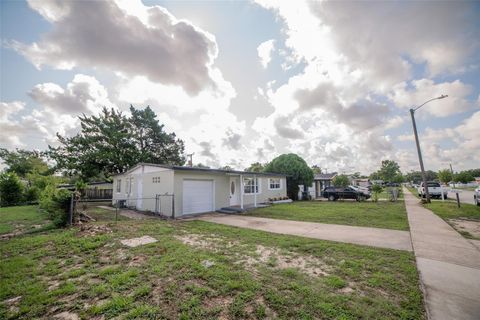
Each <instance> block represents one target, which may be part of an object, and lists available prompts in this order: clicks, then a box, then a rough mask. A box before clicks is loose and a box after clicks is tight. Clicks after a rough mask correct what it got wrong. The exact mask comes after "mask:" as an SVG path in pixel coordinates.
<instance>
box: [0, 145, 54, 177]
mask: <svg viewBox="0 0 480 320" xmlns="http://www.w3.org/2000/svg"><path fill="white" fill-rule="evenodd" d="M0 158H1V159H2V160H3V162H4V163H5V164H6V165H7V169H6V170H5V171H6V172H14V173H16V174H17V175H18V176H19V177H20V178H25V177H26V176H27V175H28V174H30V173H38V174H42V175H48V174H51V173H52V172H51V170H50V168H49V167H48V165H47V163H46V162H45V160H44V159H43V155H42V153H40V152H38V151H28V150H22V149H16V150H15V151H9V150H7V149H3V148H1V149H0Z"/></svg>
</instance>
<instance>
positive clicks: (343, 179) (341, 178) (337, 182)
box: [332, 174, 350, 188]
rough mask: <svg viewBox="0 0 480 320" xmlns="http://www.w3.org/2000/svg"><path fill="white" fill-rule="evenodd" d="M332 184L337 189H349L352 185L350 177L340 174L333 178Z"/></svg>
mask: <svg viewBox="0 0 480 320" xmlns="http://www.w3.org/2000/svg"><path fill="white" fill-rule="evenodd" d="M332 183H333V185H334V186H335V187H343V188H345V187H348V185H349V184H350V180H348V177H347V176H346V175H344V174H339V175H338V176H335V178H333V180H332Z"/></svg>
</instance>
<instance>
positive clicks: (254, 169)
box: [245, 162, 267, 172]
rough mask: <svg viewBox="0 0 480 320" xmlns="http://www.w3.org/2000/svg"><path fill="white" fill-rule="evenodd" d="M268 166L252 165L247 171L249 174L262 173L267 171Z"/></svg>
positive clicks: (255, 163) (257, 163)
mask: <svg viewBox="0 0 480 320" xmlns="http://www.w3.org/2000/svg"><path fill="white" fill-rule="evenodd" d="M266 165H267V164H262V163H260V162H254V163H252V164H251V165H250V166H249V167H248V168H245V171H249V172H262V171H263V170H264V169H265V166H266Z"/></svg>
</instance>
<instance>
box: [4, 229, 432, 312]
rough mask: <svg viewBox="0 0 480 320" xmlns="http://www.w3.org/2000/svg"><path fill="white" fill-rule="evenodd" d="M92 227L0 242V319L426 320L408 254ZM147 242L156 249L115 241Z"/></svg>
mask: <svg viewBox="0 0 480 320" xmlns="http://www.w3.org/2000/svg"><path fill="white" fill-rule="evenodd" d="M91 225H92V226H91V227H87V228H82V229H80V228H71V229H66V230H52V231H49V232H45V233H43V234H35V235H27V236H22V237H18V238H13V239H10V240H7V241H3V242H0V261H1V262H0V274H2V277H0V318H2V319H32V318H41V319H51V318H52V317H53V316H54V315H57V314H59V313H62V312H66V311H68V312H70V313H74V314H76V315H78V316H79V317H81V318H84V319H89V318H95V317H104V318H105V319H111V318H117V317H118V318H120V319H163V318H165V319H212V318H222V319H245V318H249V319H266V318H284V319H285V318H290V319H319V318H321V319H359V318H363V319H392V318H395V319H425V313H424V309H423V304H422V295H421V291H420V289H419V285H418V278H417V271H416V267H415V262H414V256H413V254H412V253H409V252H404V251H396V250H387V249H377V248H371V247H363V246H356V245H348V244H341V243H335V242H329V241H321V240H315V239H307V238H301V237H293V236H284V235H276V234H271V233H267V232H262V231H255V230H248V229H241V228H234V227H229V226H222V225H217V224H211V223H207V222H202V221H188V222H186V221H184V222H176V221H174V222H167V221H160V220H148V221H132V220H129V221H119V222H118V223H112V222H96V223H92V224H91ZM87 231H88V232H87ZM103 231H105V232H103ZM143 235H150V236H152V237H154V238H156V239H157V240H159V241H158V242H156V243H152V244H148V245H145V246H140V247H136V248H128V247H124V246H122V245H121V244H120V242H119V240H121V239H126V238H132V237H140V236H143Z"/></svg>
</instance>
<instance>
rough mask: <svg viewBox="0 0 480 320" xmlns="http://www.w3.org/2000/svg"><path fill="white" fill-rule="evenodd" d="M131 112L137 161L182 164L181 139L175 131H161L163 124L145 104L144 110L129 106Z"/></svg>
mask: <svg viewBox="0 0 480 320" xmlns="http://www.w3.org/2000/svg"><path fill="white" fill-rule="evenodd" d="M130 113H131V114H132V116H131V118H130V119H129V122H130V123H131V125H132V129H133V130H132V135H133V137H134V142H135V144H136V148H137V150H138V152H139V157H138V161H140V162H149V163H168V164H177V165H183V164H184V163H185V159H184V156H183V152H184V145H183V141H181V140H178V139H177V138H176V136H175V133H166V132H165V131H163V128H164V125H163V124H160V123H159V121H158V120H157V115H156V114H155V112H153V110H152V109H151V108H150V107H149V106H147V107H146V108H145V109H144V110H140V109H135V108H134V107H133V106H132V105H131V106H130Z"/></svg>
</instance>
